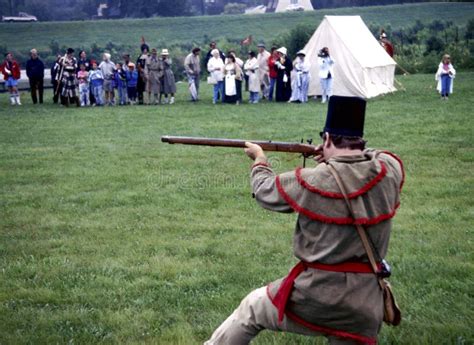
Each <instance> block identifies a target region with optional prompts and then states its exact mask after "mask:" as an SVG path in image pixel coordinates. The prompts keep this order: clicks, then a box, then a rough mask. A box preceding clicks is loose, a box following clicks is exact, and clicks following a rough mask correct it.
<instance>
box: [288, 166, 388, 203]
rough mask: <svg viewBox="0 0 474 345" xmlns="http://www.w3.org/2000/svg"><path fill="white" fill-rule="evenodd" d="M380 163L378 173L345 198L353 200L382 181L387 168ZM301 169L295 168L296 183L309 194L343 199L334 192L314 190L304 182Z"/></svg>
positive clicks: (339, 194) (340, 194) (342, 196)
mask: <svg viewBox="0 0 474 345" xmlns="http://www.w3.org/2000/svg"><path fill="white" fill-rule="evenodd" d="M379 162H380V167H381V169H380V172H379V173H378V174H377V176H375V177H374V178H373V179H372V180H370V181H369V182H367V183H366V184H365V185H364V186H362V187H361V188H360V189H358V190H356V191H355V192H352V193H349V194H348V195H347V196H348V198H349V199H354V198H356V197H358V196H360V195H363V194H365V193H367V192H368V191H369V190H370V189H372V188H373V187H374V186H375V185H376V184H377V183H379V182H380V181H382V180H383V178H384V177H385V175H387V167H386V166H385V164H384V163H383V162H382V161H379ZM301 169H302V168H297V169H296V170H295V176H296V180H297V181H298V183H299V184H300V185H301V186H302V187H303V188H306V189H307V190H309V191H310V192H313V193H317V194H319V195H322V196H324V197H327V198H332V199H344V195H342V193H334V192H328V191H325V190H322V189H319V188H316V187H314V186H312V185H310V184H309V183H308V182H306V181H305V180H304V179H303V177H302V176H301Z"/></svg>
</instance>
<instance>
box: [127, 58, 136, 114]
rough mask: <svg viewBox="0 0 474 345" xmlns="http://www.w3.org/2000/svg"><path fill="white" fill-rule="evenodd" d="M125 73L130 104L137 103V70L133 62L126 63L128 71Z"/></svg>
mask: <svg viewBox="0 0 474 345" xmlns="http://www.w3.org/2000/svg"><path fill="white" fill-rule="evenodd" d="M125 75H126V78H127V92H128V100H129V101H130V104H131V105H134V104H136V103H137V83H138V72H137V71H135V64H134V63H133V62H130V63H129V64H128V71H127V72H126V74H125Z"/></svg>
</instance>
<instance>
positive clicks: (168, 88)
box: [160, 49, 176, 104]
mask: <svg viewBox="0 0 474 345" xmlns="http://www.w3.org/2000/svg"><path fill="white" fill-rule="evenodd" d="M160 60H161V63H162V65H163V75H162V77H161V94H160V102H161V95H165V104H167V103H168V102H169V104H173V103H174V95H175V93H176V82H175V79H174V73H173V70H172V69H171V64H172V60H171V58H170V53H169V51H168V49H162V50H161V59H160ZM168 95H170V98H169V99H168Z"/></svg>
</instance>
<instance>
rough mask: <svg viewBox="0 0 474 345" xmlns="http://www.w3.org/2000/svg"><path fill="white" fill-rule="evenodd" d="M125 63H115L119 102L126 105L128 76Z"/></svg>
mask: <svg viewBox="0 0 474 345" xmlns="http://www.w3.org/2000/svg"><path fill="white" fill-rule="evenodd" d="M122 67H123V65H122V64H121V63H117V64H116V65H115V76H114V77H115V87H116V88H117V91H118V92H117V93H118V98H119V104H120V105H126V104H127V77H126V75H125V71H124V70H123V68H122Z"/></svg>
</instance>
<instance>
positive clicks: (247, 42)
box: [240, 35, 252, 46]
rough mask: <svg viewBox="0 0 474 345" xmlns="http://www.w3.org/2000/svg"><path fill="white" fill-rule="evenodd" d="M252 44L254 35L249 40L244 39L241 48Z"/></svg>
mask: <svg viewBox="0 0 474 345" xmlns="http://www.w3.org/2000/svg"><path fill="white" fill-rule="evenodd" d="M251 44H252V35H250V36H249V37H247V38H244V39H243V40H242V41H240V45H241V46H249V45H251Z"/></svg>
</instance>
